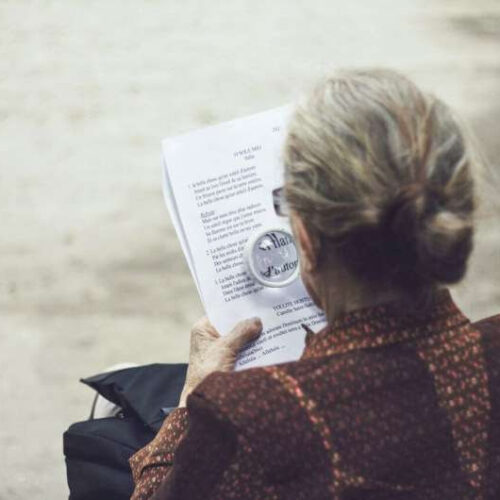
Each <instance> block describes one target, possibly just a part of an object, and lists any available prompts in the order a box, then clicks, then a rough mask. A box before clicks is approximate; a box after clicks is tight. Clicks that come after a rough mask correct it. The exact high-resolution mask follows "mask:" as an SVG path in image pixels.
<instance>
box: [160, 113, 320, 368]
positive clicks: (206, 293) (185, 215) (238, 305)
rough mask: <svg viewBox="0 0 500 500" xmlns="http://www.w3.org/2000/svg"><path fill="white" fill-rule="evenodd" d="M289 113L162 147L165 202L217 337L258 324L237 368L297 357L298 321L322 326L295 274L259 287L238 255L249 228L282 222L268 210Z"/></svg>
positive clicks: (301, 333)
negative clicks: (253, 320)
mask: <svg viewBox="0 0 500 500" xmlns="http://www.w3.org/2000/svg"><path fill="white" fill-rule="evenodd" d="M289 113H290V108H289V107H282V108H277V109H274V110H271V111H267V112H264V113H259V114H257V115H253V116H250V117H246V118H242V119H239V120H234V121H231V122H227V123H223V124H221V125H216V126H214V127H209V128H205V129H202V130H198V131H195V132H192V133H189V134H185V135H182V136H178V137H173V138H168V139H165V140H164V141H163V144H162V146H163V159H164V169H165V178H164V180H165V182H164V193H165V198H166V203H167V207H168V209H169V211H170V214H171V217H172V220H173V224H174V227H175V229H176V231H177V234H178V236H179V239H180V241H181V245H182V248H183V250H184V253H185V254H186V258H187V261H188V265H189V268H190V270H191V273H192V275H193V278H194V280H195V282H196V285H197V288H198V291H199V293H200V296H201V299H202V302H203V304H204V307H205V309H206V312H207V315H208V317H209V319H210V320H211V321H212V323H213V324H214V326H215V327H216V328H217V329H218V331H219V332H220V333H221V334H225V333H227V332H229V331H230V329H231V328H232V327H233V326H234V325H235V324H236V322H238V321H239V320H242V319H245V318H249V317H253V316H259V317H260V318H261V319H262V322H263V324H264V331H263V334H262V335H261V337H260V338H259V339H258V340H257V341H255V342H253V343H252V344H249V345H248V346H247V347H246V348H245V350H244V351H243V352H242V353H241V355H240V357H239V359H238V362H237V369H241V368H248V367H251V366H261V365H268V364H274V363H280V362H284V361H290V360H294V359H298V358H299V357H300V355H301V353H302V350H303V347H304V334H305V332H304V330H303V328H302V327H301V323H305V324H307V325H308V326H310V327H311V328H313V329H316V330H317V329H319V328H320V327H322V326H323V325H324V324H325V322H324V316H323V314H322V313H321V311H319V310H318V309H317V308H316V307H315V306H314V305H313V304H312V302H311V300H310V299H309V297H308V296H307V293H306V291H305V289H304V287H303V285H302V283H301V281H300V279H298V280H296V281H295V282H294V283H293V284H291V285H290V286H288V287H285V288H267V287H262V286H261V285H258V284H257V283H255V282H254V281H253V280H252V278H251V277H250V275H249V274H248V272H247V270H246V266H245V264H244V262H243V260H242V252H243V248H244V246H245V243H246V241H247V240H248V238H249V237H250V236H251V235H252V234H254V233H255V231H259V230H265V229H266V228H273V227H276V226H284V227H286V225H287V221H286V219H283V218H282V217H278V216H277V215H276V214H275V212H274V207H273V200H272V190H273V189H274V188H276V187H279V186H280V185H281V184H282V172H283V168H282V163H281V159H280V156H281V148H282V143H283V139H284V134H285V128H286V121H287V118H288V116H289Z"/></svg>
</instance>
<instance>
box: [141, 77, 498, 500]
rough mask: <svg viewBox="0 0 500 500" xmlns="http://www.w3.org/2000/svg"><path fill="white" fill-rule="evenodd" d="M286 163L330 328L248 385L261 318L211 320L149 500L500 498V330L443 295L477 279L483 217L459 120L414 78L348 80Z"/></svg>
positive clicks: (307, 111)
mask: <svg viewBox="0 0 500 500" xmlns="http://www.w3.org/2000/svg"><path fill="white" fill-rule="evenodd" d="M284 161H285V165H286V175H285V181H286V183H285V194H286V199H287V201H288V204H289V207H290V210H291V224H292V228H293V232H294V235H295V238H296V241H297V243H298V247H299V249H300V261H301V273H302V279H303V281H304V284H305V286H306V287H307V290H308V291H309V293H310V295H311V297H312V298H313V300H314V301H315V303H316V304H317V305H318V306H319V307H321V308H322V309H323V310H324V311H325V313H326V316H327V319H328V326H327V327H326V328H325V329H324V330H322V331H320V332H318V333H316V334H313V333H312V332H309V333H308V334H307V337H306V346H305V350H304V352H303V355H302V357H301V359H300V360H298V361H295V362H291V363H285V364H281V365H276V366H269V367H265V368H256V369H250V370H246V371H240V372H237V373H235V372H233V371H232V369H233V365H234V360H235V356H236V354H237V352H238V350H239V349H240V348H241V347H242V345H244V344H245V342H247V341H248V340H250V339H252V338H254V337H256V336H257V335H258V334H259V332H260V329H261V324H260V322H259V320H258V319H254V320H248V321H245V322H242V323H240V324H238V325H237V326H236V327H235V329H234V330H233V331H232V332H231V333H230V334H228V335H226V336H219V333H218V332H216V331H215V330H214V328H213V327H212V326H211V325H210V324H209V323H208V321H207V320H202V321H200V322H199V323H197V324H196V325H195V327H194V328H193V331H192V344H191V358H190V366H189V369H188V376H187V379H186V385H185V389H184V391H183V394H182V397H181V401H180V403H179V408H178V409H176V410H174V412H173V413H171V414H170V416H169V417H168V418H167V419H166V421H165V423H164V425H163V427H162V429H161V431H160V432H159V434H158V435H157V437H156V438H155V439H154V440H153V441H152V442H151V443H150V444H149V445H148V446H147V447H146V448H144V449H142V450H140V451H139V452H138V453H137V454H136V455H135V456H134V457H133V458H132V459H131V466H132V470H133V473H134V479H135V481H136V490H135V493H134V495H133V498H134V499H135V500H139V499H146V498H154V499H157V500H172V499H182V500H194V499H204V500H207V499H242V500H243V499H255V500H257V499H258V500H262V499H276V500H278V499H279V500H281V499H283V500H292V499H293V500H299V499H307V500H313V499H327V498H328V499H330V498H331V499H351V500H352V499H366V500H368V499H370V500H372V499H384V500H387V499H401V500H402V499H405V500H409V499H425V500H432V499H436V500H438V499H439V500H443V499H453V500H458V499H494V498H495V499H498V498H500V318H496V319H492V320H485V321H483V322H480V323H478V324H471V322H470V321H469V320H468V319H467V318H466V317H465V316H464V315H463V314H462V313H461V312H460V310H459V309H458V308H457V306H456V305H455V304H454V303H453V300H452V299H451V297H450V294H449V292H448V291H447V290H446V289H445V288H443V286H444V285H446V284H449V283H456V282H458V281H460V280H461V279H462V277H463V276H464V273H465V270H466V266H467V260H468V257H469V254H470V251H471V248H472V237H473V211H474V205H475V202H474V192H473V170H474V159H473V156H472V153H471V151H470V148H469V146H468V144H467V143H466V140H465V137H464V133H463V131H462V130H461V128H460V126H459V125H458V123H457V121H456V119H455V118H454V116H453V114H452V113H451V112H450V110H449V109H448V108H447V107H446V106H445V105H444V104H443V103H442V102H441V101H439V100H438V99H436V98H435V97H433V96H432V95H429V94H426V93H423V92H421V91H420V90H419V89H418V88H417V87H416V86H415V85H414V84H413V83H412V82H410V81H409V80H407V79H406V78H404V77H403V76H400V75H399V74H397V73H394V72H391V71H348V72H344V73H339V74H337V75H335V76H334V77H332V78H329V79H327V80H325V81H324V82H322V83H321V84H320V85H319V86H318V87H317V88H316V90H315V91H314V92H313V93H312V95H311V96H310V98H309V99H308V100H307V101H306V102H305V103H304V104H303V105H302V106H300V107H299V108H298V109H297V111H296V112H295V114H294V116H293V117H292V119H291V122H290V125H289V131H288V137H287V141H286V144H285V150H284ZM249 313H251V311H249ZM495 330H496V331H495Z"/></svg>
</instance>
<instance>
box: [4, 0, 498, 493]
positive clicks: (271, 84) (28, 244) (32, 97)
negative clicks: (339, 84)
mask: <svg viewBox="0 0 500 500" xmlns="http://www.w3.org/2000/svg"><path fill="white" fill-rule="evenodd" d="M499 56H500V4H499V3H498V1H485V0H476V1H474V2H471V1H465V0H464V1H458V0H439V1H437V0H428V1H423V0H420V1H417V0H375V1H373V0H365V1H352V2H345V1H339V0H321V1H320V0H307V1H306V0H300V1H294V2H290V1H286V0H274V1H273V2H264V1H260V0H254V1H245V0H231V1H230V2H229V1H226V2H202V1H195V0H183V1H182V2H180V1H177V2H175V1H173V0H171V1H162V0H149V1H144V2H136V1H135V2H134V1H124V0H105V1H102V0H100V1H97V0H72V1H71V2H56V1H50V0H46V1H43V2H28V1H26V0H10V1H9V0H1V1H0V158H1V166H0V221H1V227H2V231H1V233H0V309H1V311H0V366H1V370H2V376H1V378H0V397H1V404H0V423H1V425H0V449H1V450H2V466H1V467H0V499H1V500H7V499H8V500H17V499H27V498H30V499H43V500H47V499H50V500H52V499H58V498H65V497H66V496H67V488H66V484H65V471H64V464H63V457H62V453H61V434H62V432H63V431H64V430H65V428H66V427H67V426H68V424H69V423H71V422H72V421H75V420H78V419H82V418H84V417H86V415H87V414H88V410H89V404H90V400H91V394H90V392H89V391H88V390H87V389H85V388H83V387H80V386H79V384H78V382H77V381H78V378H79V377H81V376H83V375H87V374H92V373H94V372H97V371H99V370H101V369H102V368H103V367H106V366H108V365H110V364H114V363H116V362H121V361H136V362H139V363H148V362H155V361H180V360H185V359H186V355H187V347H188V330H189V326H190V324H191V323H192V322H193V321H194V320H195V319H196V318H197V317H198V316H199V315H200V314H201V313H202V311H201V307H200V304H199V301H198V299H197V296H196V292H195V288H194V286H193V284H192V282H191V278H190V276H189V275H188V270H187V267H186V265H185V262H184V258H183V256H182V254H181V251H180V248H179V245H178V243H177V240H176V237H175V235H174V232H173V229H172V225H171V224H170V222H169V220H168V217H167V214H166V212H165V210H164V206H163V201H162V196H161V191H160V166H159V165H160V161H159V160H160V140H161V138H162V137H164V136H167V135H169V134H176V133H179V132H183V131H186V130H189V129H192V128H197V127H200V126H203V125H206V124H211V123H215V122H219V121H222V120H227V119H230V118H234V117H237V116H242V115H245V114H250V113H254V112H257V111H260V110H265V109H267V108H270V107H274V106H277V105H281V104H283V103H286V102H289V101H293V100H294V99H295V98H296V97H297V96H298V94H299V93H300V92H301V91H302V90H303V89H307V88H308V86H309V85H310V84H311V82H313V81H314V79H315V78H316V77H317V76H319V75H321V74H323V73H324V72H325V71H327V70H328V69H330V68H334V67H338V66H353V65H355V66H366V65H368V66H375V65H385V66H392V67H396V68H399V69H401V70H403V71H406V72H408V73H409V74H410V76H412V77H413V78H415V79H416V80H417V82H419V83H420V84H422V85H424V86H426V87H427V88H429V89H432V90H434V91H435V92H437V93H438V94H439V95H440V96H442V97H443V98H444V99H446V100H447V101H448V102H450V103H451V104H453V105H454V106H455V107H456V108H457V109H458V110H459V111H460V112H461V113H462V114H463V115H464V116H465V117H466V118H467V119H469V120H470V122H471V123H472V126H473V128H474V130H475V131H476V134H477V135H478V136H479V139H480V141H481V143H482V144H483V146H484V147H485V149H486V151H487V153H488V156H489V157H490V158H491V159H493V160H497V159H498V158H499V156H500V146H499V143H498V123H499V120H500V57H499ZM499 220H500V219H499V217H498V214H495V213H490V217H489V218H487V219H485V220H484V221H483V222H482V223H481V228H480V231H479V234H478V239H477V248H476V252H475V255H474V259H473V263H472V266H471V269H470V273H469V276H468V279H467V281H466V283H465V284H464V285H462V286H461V287H460V288H459V289H458V290H457V295H456V296H457V298H458V302H459V304H460V305H461V306H462V308H463V309H464V310H465V311H466V312H467V313H469V314H470V315H471V316H472V317H473V318H479V317H481V316H484V315H487V314H492V313H495V312H499V311H500V286H499V278H500V255H499V254H500V252H499V247H500V227H499Z"/></svg>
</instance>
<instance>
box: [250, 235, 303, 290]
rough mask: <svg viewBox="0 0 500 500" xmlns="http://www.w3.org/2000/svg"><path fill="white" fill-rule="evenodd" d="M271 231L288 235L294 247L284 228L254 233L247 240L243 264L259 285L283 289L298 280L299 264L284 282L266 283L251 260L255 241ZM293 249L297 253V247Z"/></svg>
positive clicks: (298, 263)
mask: <svg viewBox="0 0 500 500" xmlns="http://www.w3.org/2000/svg"><path fill="white" fill-rule="evenodd" d="M273 231H276V232H278V231H279V232H281V233H286V234H288V235H289V236H290V237H291V238H292V240H293V242H294V245H295V240H294V238H293V235H292V232H291V231H290V230H289V229H287V228H286V227H279V226H278V227H272V228H268V229H263V230H262V231H259V232H256V233H255V234H254V235H252V236H251V237H250V238H248V241H247V243H246V247H245V250H244V253H243V255H244V258H245V262H246V264H247V266H248V268H249V270H250V274H251V275H252V277H253V278H254V279H255V280H256V281H258V282H259V283H260V284H261V285H264V286H267V287H271V288H283V287H285V286H288V285H290V284H291V283H292V282H294V281H295V280H296V279H297V278H298V276H299V267H300V262H297V267H296V268H295V270H294V272H293V273H292V274H291V275H290V276H289V277H288V278H287V279H286V280H285V281H267V280H266V279H264V278H262V277H261V276H260V275H259V273H258V272H257V270H256V269H255V266H254V263H253V259H252V250H253V247H254V246H255V243H257V240H259V239H260V238H262V236H264V235H265V234H267V233H272V232H273ZM295 249H296V251H297V245H295ZM298 258H299V255H298V251H297V260H298Z"/></svg>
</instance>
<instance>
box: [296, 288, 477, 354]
mask: <svg viewBox="0 0 500 500" xmlns="http://www.w3.org/2000/svg"><path fill="white" fill-rule="evenodd" d="M467 323H469V320H468V319H467V318H466V317H465V316H464V315H463V314H462V312H461V311H460V309H458V307H457V306H456V305H455V303H454V302H453V299H452V298H451V295H450V292H449V291H448V290H440V291H439V292H437V293H436V295H435V297H434V300H433V302H432V304H431V305H430V306H429V307H428V308H426V309H425V311H422V312H413V313H411V314H410V313H408V312H407V311H405V310H404V308H403V307H402V306H401V304H400V303H395V302H393V303H388V304H384V305H379V306H375V307H370V308H366V309H359V310H356V311H352V312H350V313H347V314H346V315H344V316H342V317H340V318H337V319H335V320H334V321H333V322H332V323H330V324H329V325H327V326H326V327H325V328H323V329H322V330H320V331H319V332H318V333H316V334H314V333H312V331H311V330H309V329H308V328H307V327H305V325H304V327H305V329H306V332H307V335H306V347H305V349H304V353H303V354H302V359H305V358H314V357H321V356H329V355H332V354H341V353H345V352H349V351H352V350H356V349H366V348H373V347H380V346H383V345H389V344H394V343H397V342H404V341H409V340H414V339H417V338H419V337H423V336H429V335H434V334H438V333H442V332H444V331H446V330H450V329H454V328H456V327H458V326H462V325H465V324H467Z"/></svg>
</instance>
